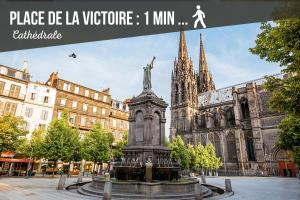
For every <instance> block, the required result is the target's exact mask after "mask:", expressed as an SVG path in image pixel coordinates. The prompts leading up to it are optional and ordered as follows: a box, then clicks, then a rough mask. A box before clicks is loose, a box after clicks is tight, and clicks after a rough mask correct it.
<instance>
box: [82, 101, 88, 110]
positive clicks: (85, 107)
mask: <svg viewBox="0 0 300 200" xmlns="http://www.w3.org/2000/svg"><path fill="white" fill-rule="evenodd" d="M82 110H83V111H84V112H86V111H87V110H88V105H87V104H85V103H84V104H83V105H82Z"/></svg>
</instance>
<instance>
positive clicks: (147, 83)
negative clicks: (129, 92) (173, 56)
mask: <svg viewBox="0 0 300 200" xmlns="http://www.w3.org/2000/svg"><path fill="white" fill-rule="evenodd" d="M154 60H155V56H154V57H153V59H152V61H151V63H150V64H147V67H143V69H144V81H143V89H144V90H151V88H152V85H151V69H153V62H154Z"/></svg>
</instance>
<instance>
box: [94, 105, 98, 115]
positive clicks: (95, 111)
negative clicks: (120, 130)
mask: <svg viewBox="0 0 300 200" xmlns="http://www.w3.org/2000/svg"><path fill="white" fill-rule="evenodd" d="M93 113H94V114H96V113H97V106H94V107H93Z"/></svg>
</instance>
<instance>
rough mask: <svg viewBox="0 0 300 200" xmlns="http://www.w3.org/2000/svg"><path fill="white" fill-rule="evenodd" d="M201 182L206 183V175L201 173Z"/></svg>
mask: <svg viewBox="0 0 300 200" xmlns="http://www.w3.org/2000/svg"><path fill="white" fill-rule="evenodd" d="M201 183H204V184H206V180H205V175H201Z"/></svg>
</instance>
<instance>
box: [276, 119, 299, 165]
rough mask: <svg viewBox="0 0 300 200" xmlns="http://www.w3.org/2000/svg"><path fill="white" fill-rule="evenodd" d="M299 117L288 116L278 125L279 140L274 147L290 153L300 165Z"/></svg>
mask: <svg viewBox="0 0 300 200" xmlns="http://www.w3.org/2000/svg"><path fill="white" fill-rule="evenodd" d="M299 132H300V117H296V116H295V115H288V116H287V117H286V118H284V119H283V120H282V121H281V123H280V124H279V138H278V140H277V143H276V145H277V146H278V147H279V148H281V149H285V150H289V151H292V152H293V153H292V155H293V158H294V161H295V162H297V163H300V134H299Z"/></svg>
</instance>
